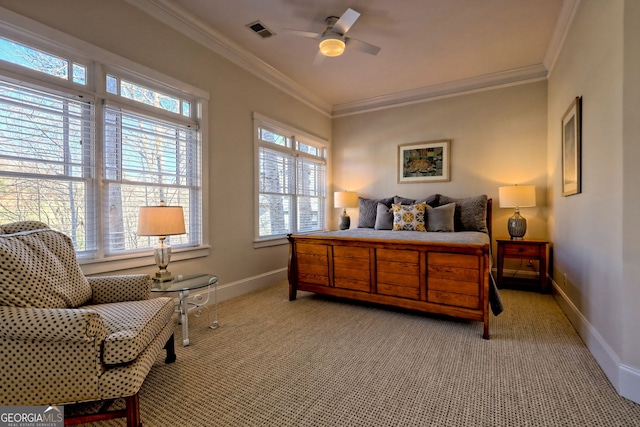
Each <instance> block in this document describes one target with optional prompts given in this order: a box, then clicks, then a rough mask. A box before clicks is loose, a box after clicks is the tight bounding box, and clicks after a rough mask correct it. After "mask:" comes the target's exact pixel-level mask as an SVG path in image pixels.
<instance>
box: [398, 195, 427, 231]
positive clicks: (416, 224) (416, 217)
mask: <svg viewBox="0 0 640 427" xmlns="http://www.w3.org/2000/svg"><path fill="white" fill-rule="evenodd" d="M391 209H392V210H393V230H394V231H401V230H407V231H427V228H426V227H425V222H424V220H425V214H426V212H427V204H426V203H424V202H423V203H418V204H415V205H400V204H395V203H394V204H393V205H391Z"/></svg>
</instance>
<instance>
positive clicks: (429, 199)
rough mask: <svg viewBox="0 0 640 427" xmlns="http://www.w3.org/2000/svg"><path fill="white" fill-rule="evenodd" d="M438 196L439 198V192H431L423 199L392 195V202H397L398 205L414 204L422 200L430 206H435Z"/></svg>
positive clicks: (436, 205)
mask: <svg viewBox="0 0 640 427" xmlns="http://www.w3.org/2000/svg"><path fill="white" fill-rule="evenodd" d="M439 198H440V195H439V194H432V195H430V196H428V197H425V198H424V199H407V198H406V197H402V196H394V197H393V203H395V204H399V205H415V204H418V203H422V202H424V203H426V204H427V205H429V206H431V207H432V208H437V207H438V199H439Z"/></svg>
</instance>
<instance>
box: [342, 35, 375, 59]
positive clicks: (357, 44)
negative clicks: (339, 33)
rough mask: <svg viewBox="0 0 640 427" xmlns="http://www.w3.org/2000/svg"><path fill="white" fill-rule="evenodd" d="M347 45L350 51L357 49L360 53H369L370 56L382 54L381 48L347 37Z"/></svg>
mask: <svg viewBox="0 0 640 427" xmlns="http://www.w3.org/2000/svg"><path fill="white" fill-rule="evenodd" d="M345 44H346V45H347V48H349V49H356V50H359V51H360V52H364V53H368V54H369V55H377V54H378V52H380V48H379V47H378V46H374V45H372V44H369V43H366V42H363V41H361V40H357V39H352V38H349V37H345Z"/></svg>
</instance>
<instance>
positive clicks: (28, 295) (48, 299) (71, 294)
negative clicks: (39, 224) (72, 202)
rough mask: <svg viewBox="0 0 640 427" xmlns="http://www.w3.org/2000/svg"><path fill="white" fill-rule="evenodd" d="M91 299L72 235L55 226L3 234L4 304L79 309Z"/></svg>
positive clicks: (0, 273)
mask: <svg viewBox="0 0 640 427" xmlns="http://www.w3.org/2000/svg"><path fill="white" fill-rule="evenodd" d="M90 299H91V286H90V285H89V282H88V281H87V279H86V277H85V276H84V275H83V274H82V271H81V270H80V266H79V265H78V262H77V260H76V254H75V250H74V248H73V244H72V242H71V239H70V238H69V237H68V236H66V235H64V234H62V233H60V232H57V231H54V230H51V229H46V230H34V231H24V232H20V233H15V234H5V235H1V236H0V305H4V306H12V307H36V308H75V307H79V306H81V305H83V304H84V303H86V302H88V301H89V300H90Z"/></svg>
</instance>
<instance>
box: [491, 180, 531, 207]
mask: <svg viewBox="0 0 640 427" xmlns="http://www.w3.org/2000/svg"><path fill="white" fill-rule="evenodd" d="M498 197H499V198H500V207H501V208H529V207H533V206H535V205H536V187H535V185H511V186H508V187H500V188H498Z"/></svg>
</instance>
